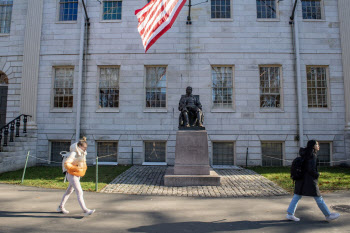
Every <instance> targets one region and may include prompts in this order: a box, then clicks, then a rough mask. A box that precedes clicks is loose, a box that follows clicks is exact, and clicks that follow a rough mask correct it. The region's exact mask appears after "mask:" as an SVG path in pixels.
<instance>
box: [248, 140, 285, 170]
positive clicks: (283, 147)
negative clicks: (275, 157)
mask: <svg viewBox="0 0 350 233" xmlns="http://www.w3.org/2000/svg"><path fill="white" fill-rule="evenodd" d="M262 143H282V166H286V165H287V161H286V146H285V141H276V140H266V141H265V140H264V141H260V166H263V164H262V161H263V154H262V145H261V144H262ZM248 161H249V157H248Z"/></svg>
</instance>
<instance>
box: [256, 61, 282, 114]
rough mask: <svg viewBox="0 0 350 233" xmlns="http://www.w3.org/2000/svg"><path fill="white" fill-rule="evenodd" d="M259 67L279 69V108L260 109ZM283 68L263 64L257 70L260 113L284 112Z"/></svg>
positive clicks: (276, 65) (279, 65) (278, 65)
mask: <svg viewBox="0 0 350 233" xmlns="http://www.w3.org/2000/svg"><path fill="white" fill-rule="evenodd" d="M261 67H268V68H269V67H278V68H279V73H280V74H279V75H280V107H274V108H271V107H267V108H262V107H260V105H261V103H260V98H261V86H260V85H261V78H260V75H261V74H260V68H261ZM282 68H283V66H282V65H281V64H263V65H259V68H258V72H259V108H260V112H284V97H283V96H284V93H283V89H284V88H283V85H284V82H283V69H282Z"/></svg>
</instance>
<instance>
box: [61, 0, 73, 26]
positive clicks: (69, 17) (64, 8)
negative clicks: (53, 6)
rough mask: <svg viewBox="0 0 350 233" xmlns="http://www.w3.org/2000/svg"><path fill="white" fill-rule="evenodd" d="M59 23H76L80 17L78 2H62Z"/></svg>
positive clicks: (64, 0) (69, 0)
mask: <svg viewBox="0 0 350 233" xmlns="http://www.w3.org/2000/svg"><path fill="white" fill-rule="evenodd" d="M59 4H60V7H59V9H60V12H59V21H76V20H77V17H78V0H60V2H59Z"/></svg>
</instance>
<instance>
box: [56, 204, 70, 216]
mask: <svg viewBox="0 0 350 233" xmlns="http://www.w3.org/2000/svg"><path fill="white" fill-rule="evenodd" d="M57 212H60V213H62V214H69V211H68V210H66V209H65V208H62V207H61V206H59V207H57Z"/></svg>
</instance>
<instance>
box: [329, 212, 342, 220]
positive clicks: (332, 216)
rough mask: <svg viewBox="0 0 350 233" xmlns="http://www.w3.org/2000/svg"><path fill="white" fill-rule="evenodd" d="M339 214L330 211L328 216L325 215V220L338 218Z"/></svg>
mask: <svg viewBox="0 0 350 233" xmlns="http://www.w3.org/2000/svg"><path fill="white" fill-rule="evenodd" d="M339 216H340V214H338V213H331V214H330V215H329V216H327V217H326V220H327V221H332V220H335V219H337V218H339Z"/></svg>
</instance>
